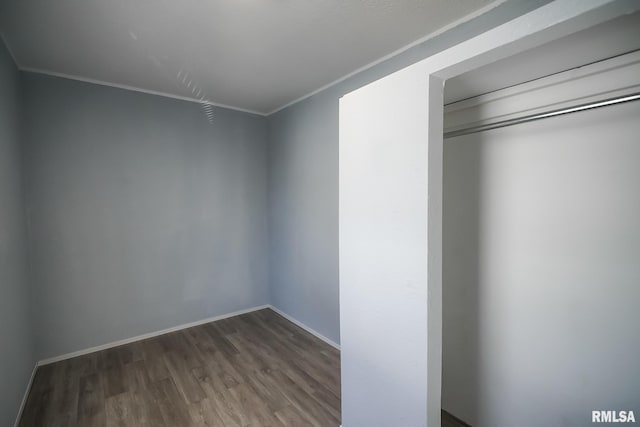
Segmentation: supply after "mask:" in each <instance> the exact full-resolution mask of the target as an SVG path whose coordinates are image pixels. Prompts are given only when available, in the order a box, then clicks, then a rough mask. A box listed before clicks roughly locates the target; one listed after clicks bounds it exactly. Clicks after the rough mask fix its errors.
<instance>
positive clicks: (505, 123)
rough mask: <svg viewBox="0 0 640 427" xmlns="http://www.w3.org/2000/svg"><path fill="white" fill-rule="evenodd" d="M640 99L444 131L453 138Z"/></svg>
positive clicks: (621, 98) (638, 95) (635, 96)
mask: <svg viewBox="0 0 640 427" xmlns="http://www.w3.org/2000/svg"><path fill="white" fill-rule="evenodd" d="M639 99H640V92H636V93H633V94H631V95H625V96H619V97H616V98H609V99H605V100H602V101H598V102H589V103H587V104H581V105H576V106H575V107H568V108H559V109H557V110H551V111H547V112H545V113H537V114H531V115H529V116H524V117H518V118H515V119H509V120H502V121H499V122H495V123H489V124H486V125H479V126H471V127H468V128H463V129H458V130H452V131H449V132H445V133H444V138H445V139H446V138H453V137H454V136H461V135H468V134H470V133H476V132H482V131H485V130H491V129H497V128H503V127H506V126H513V125H519V124H521V123H527V122H533V121H535V120H541V119H546V118H549V117H555V116H562V115H564V114H570V113H577V112H578V111H586V110H593V109H595V108H600V107H607V106H609V105H616V104H622V103H624V102H631V101H637V100H639Z"/></svg>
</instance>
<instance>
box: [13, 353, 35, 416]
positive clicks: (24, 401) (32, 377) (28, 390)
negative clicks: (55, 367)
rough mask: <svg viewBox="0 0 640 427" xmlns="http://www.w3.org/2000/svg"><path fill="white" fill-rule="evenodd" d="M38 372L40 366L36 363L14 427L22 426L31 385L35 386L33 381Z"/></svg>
mask: <svg viewBox="0 0 640 427" xmlns="http://www.w3.org/2000/svg"><path fill="white" fill-rule="evenodd" d="M37 370H38V364H37V363H36V364H35V365H34V366H33V370H32V371H31V378H29V382H28V383H27V389H26V390H25V392H24V396H22V402H21V403H20V409H18V415H17V416H16V422H15V423H14V424H13V426H14V427H18V424H20V418H22V412H23V411H24V407H25V406H26V404H27V399H28V398H29V392H30V391H31V384H33V379H34V378H35V376H36V371H37Z"/></svg>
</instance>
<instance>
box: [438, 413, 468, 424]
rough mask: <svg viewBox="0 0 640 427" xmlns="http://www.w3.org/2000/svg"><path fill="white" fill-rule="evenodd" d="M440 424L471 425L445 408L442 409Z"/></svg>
mask: <svg viewBox="0 0 640 427" xmlns="http://www.w3.org/2000/svg"><path fill="white" fill-rule="evenodd" d="M440 425H441V426H442V427H471V426H470V425H469V424H467V423H465V422H464V421H462V420H460V419H458V418H456V417H455V416H453V415H451V414H450V413H448V412H447V411H445V410H443V411H442V422H441V424H440Z"/></svg>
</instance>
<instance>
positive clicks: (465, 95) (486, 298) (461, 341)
mask: <svg viewBox="0 0 640 427" xmlns="http://www.w3.org/2000/svg"><path fill="white" fill-rule="evenodd" d="M639 118H640V13H634V14H629V15H625V16H622V17H619V18H616V19H614V20H612V21H608V22H605V23H603V24H599V25H596V26H594V27H591V28H589V29H586V30H583V31H580V32H577V33H574V34H572V35H570V36H567V37H564V38H561V39H558V40H555V41H553V42H550V43H548V44H545V45H542V46H539V47H536V48H534V49H531V50H528V51H525V52H522V53H519V54H516V55H514V56H511V57H508V58H506V59H502V60H499V61H497V62H494V63H491V64H489V65H485V66H483V67H480V68H477V69H475V70H473V71H470V72H468V73H465V74H461V75H459V76H456V77H453V78H451V79H449V80H446V82H445V90H444V129H443V139H444V144H443V196H442V200H443V204H442V385H441V407H442V426H443V427H445V426H447V427H454V426H456V427H457V426H468V425H472V426H495V427H500V426H513V425H518V426H528V425H531V426H534V425H536V426H538V425H565V424H564V423H568V422H569V421H570V422H571V423H575V424H576V425H584V424H589V423H591V421H592V420H591V414H592V411H594V410H601V409H609V410H615V411H624V410H627V411H628V410H630V409H635V410H640V408H638V407H637V396H639V395H640V371H638V369H637V360H639V359H640V343H638V341H637V340H636V339H634V338H633V337H635V336H636V335H637V325H638V322H639V321H640V315H638V314H637V309H636V305H637V301H639V300H640V286H638V283H640V262H638V260H640V190H639V188H638V184H639V183H640V168H638V164H640V143H639V141H640V139H639V138H638V135H640V120H638V119H639ZM634 405H635V406H634ZM571 425H573V424H571Z"/></svg>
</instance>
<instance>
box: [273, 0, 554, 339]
mask: <svg viewBox="0 0 640 427" xmlns="http://www.w3.org/2000/svg"><path fill="white" fill-rule="evenodd" d="M548 2H549V1H548V0H534V1H524V0H518V1H514V0H511V1H508V2H506V3H504V4H502V5H500V6H498V7H496V8H494V9H493V10H491V11H490V12H488V13H486V14H484V15H482V16H480V17H478V18H476V19H474V20H472V21H469V22H467V23H464V24H462V25H459V26H457V27H456V28H454V29H452V30H450V31H447V32H445V33H443V34H442V35H440V36H437V37H435V38H433V39H431V40H429V41H426V42H424V43H422V44H420V45H418V46H416V47H413V48H411V49H409V50H408V51H406V52H404V53H402V54H400V55H397V56H395V57H393V58H391V59H389V60H387V61H385V62H383V63H381V64H378V65H376V66H374V67H372V68H370V69H368V70H365V71H363V72H361V73H359V74H357V75H355V76H353V77H350V78H348V79H346V80H344V81H343V82H340V83H338V84H336V85H334V86H331V87H330V88H328V89H326V90H324V91H322V92H320V93H318V94H316V95H313V96H312V97H310V98H307V99H305V100H304V101H301V102H299V103H297V104H294V105H292V106H291V107H288V108H286V109H284V110H282V111H280V112H278V113H275V114H273V115H271V116H269V168H268V169H269V237H270V238H269V242H270V243H269V244H270V252H269V255H270V271H271V276H270V289H271V301H272V303H273V304H274V306H276V307H277V308H279V309H281V310H282V311H284V312H286V313H288V314H290V315H292V316H293V317H295V318H296V319H298V320H300V321H302V322H303V323H305V324H307V325H308V326H310V327H312V328H313V329H315V330H316V331H318V332H320V333H322V334H323V335H325V336H327V337H328V338H330V339H332V340H334V341H336V342H339V341H340V330H339V329H340V328H339V324H340V322H339V302H338V99H339V98H340V97H341V96H342V95H344V94H346V93H348V92H351V91H353V90H355V89H357V88H359V87H361V86H363V85H365V84H367V83H370V82H372V81H374V80H377V79H379V78H381V77H384V76H385V75H387V74H389V73H392V72H394V71H397V70H399V69H401V68H404V67H406V66H408V65H410V64H412V63H415V62H417V61H419V60H421V59H424V58H426V57H429V56H431V55H433V54H434V53H437V52H439V51H441V50H444V49H446V48H448V47H451V46H453V45H455V44H457V43H460V42H461V41H464V40H466V39H469V38H471V37H473V36H475V35H478V34H480V33H482V32H485V31H487V30H489V29H491V28H493V27H495V26H497V25H499V24H502V23H504V22H507V21H509V20H511V19H513V18H515V17H517V16H520V15H522V14H524V13H526V12H528V11H531V10H533V9H535V8H537V7H539V6H541V5H543V4H545V3H548Z"/></svg>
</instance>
